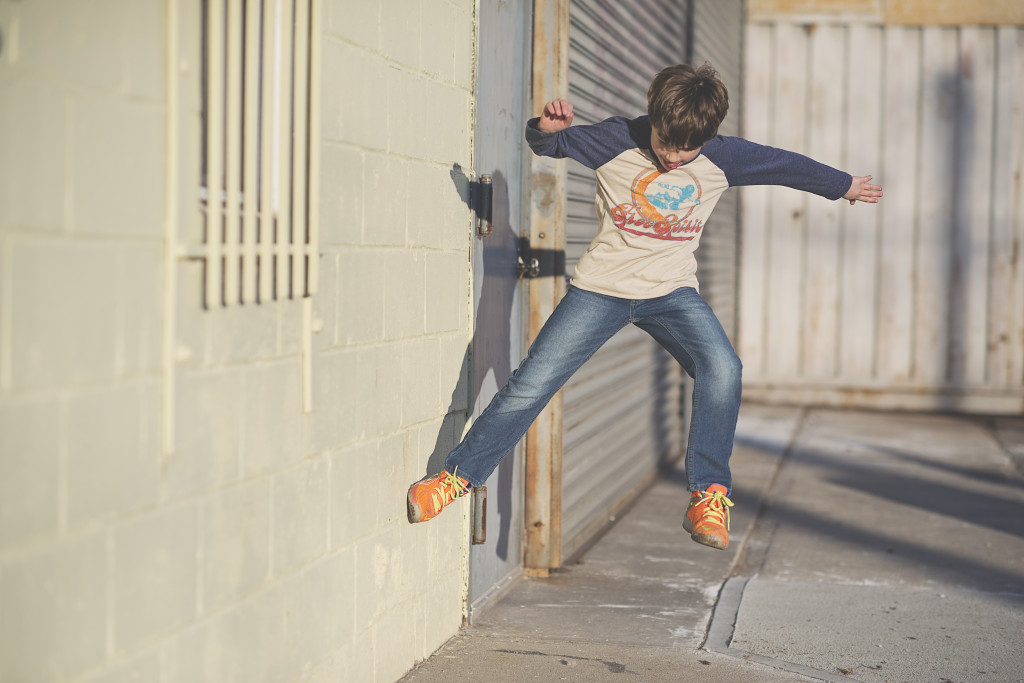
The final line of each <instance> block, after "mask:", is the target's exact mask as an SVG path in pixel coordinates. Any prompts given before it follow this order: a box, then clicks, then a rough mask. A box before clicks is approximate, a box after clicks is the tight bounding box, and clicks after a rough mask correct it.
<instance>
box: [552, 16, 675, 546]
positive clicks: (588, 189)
mask: <svg viewBox="0 0 1024 683" xmlns="http://www.w3.org/2000/svg"><path fill="white" fill-rule="evenodd" d="M689 5H690V3H689V2H688V1H686V0H683V1H680V2H666V1H665V0H636V1H635V2H629V3H621V2H618V1H617V0H574V1H573V2H572V4H571V5H570V29H569V41H570V52H569V99H570V101H572V102H573V104H574V106H575V110H574V111H575V115H576V116H575V123H576V125H580V124H587V123H596V122H598V121H601V120H603V119H605V118H607V117H609V116H614V115H624V116H629V117H633V116H638V115H641V114H643V113H645V112H646V111H647V85H648V84H649V83H650V80H651V78H652V77H653V76H654V75H655V74H656V73H657V72H658V71H659V70H661V68H663V67H664V66H666V65H669V64H677V63H680V62H685V61H686V60H687V42H688V41H687V36H688V34H689V31H688V21H689V15H690V7H689ZM568 163H569V177H568V220H567V225H566V235H567V237H566V242H567V244H566V270H567V274H568V275H570V276H571V274H572V269H573V266H574V265H575V263H576V261H577V260H578V259H579V257H580V256H581V255H582V254H583V253H584V251H585V250H586V248H587V245H589V244H590V241H591V239H593V237H594V235H595V234H596V231H597V216H596V212H595V209H594V193H595V184H594V174H593V172H592V171H590V170H589V169H587V168H585V167H583V166H582V165H580V164H578V163H576V162H575V161H570V162H568ZM682 385H683V375H682V372H681V370H680V369H679V366H678V365H677V364H676V363H675V361H674V360H673V359H672V358H671V356H669V355H668V353H666V352H665V351H664V350H662V349H661V347H660V346H658V345H657V344H656V343H655V342H654V341H653V340H652V339H651V338H650V337H649V336H647V334H646V333H644V332H642V331H640V330H639V329H636V328H634V327H627V328H626V329H624V330H622V331H621V332H620V333H619V334H617V335H616V336H615V337H613V338H612V339H611V341H609V342H608V343H607V344H606V345H605V346H604V347H603V348H602V349H601V350H600V351H599V352H598V353H597V354H596V355H595V356H594V357H593V358H591V359H590V360H589V361H588V362H587V363H586V364H585V365H584V366H583V367H582V368H581V369H580V370H579V372H577V374H576V376H575V377H574V378H573V379H572V380H571V381H570V383H569V384H568V385H566V388H565V394H564V401H565V403H564V413H563V415H564V426H563V455H562V557H563V558H566V559H571V558H572V557H573V556H574V555H576V554H578V553H579V551H580V550H582V549H583V548H585V547H586V545H587V543H588V541H590V540H591V539H593V538H594V537H595V536H596V535H597V534H598V533H599V532H600V531H601V530H602V529H603V528H604V527H605V526H606V525H607V524H608V523H609V521H610V520H611V519H612V518H614V516H615V514H616V513H617V512H618V511H619V510H620V509H621V508H622V507H623V506H625V505H626V504H628V503H629V501H630V500H632V499H633V498H634V497H635V495H636V494H637V493H639V492H640V491H641V490H642V489H643V488H644V487H645V486H646V485H647V484H648V483H650V482H651V481H652V480H653V479H654V478H655V477H656V476H657V473H658V469H659V466H661V465H663V464H664V463H666V462H669V461H671V460H673V459H674V458H676V457H678V456H679V455H681V454H682V452H683V444H684V438H685V436H684V432H683V423H684V420H683V417H682V414H681V405H682V404H681V394H682Z"/></svg>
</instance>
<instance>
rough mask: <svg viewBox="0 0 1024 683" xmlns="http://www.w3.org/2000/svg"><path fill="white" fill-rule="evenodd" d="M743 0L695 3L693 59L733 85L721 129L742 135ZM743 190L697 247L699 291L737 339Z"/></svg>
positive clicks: (725, 198)
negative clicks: (740, 225)
mask: <svg viewBox="0 0 1024 683" xmlns="http://www.w3.org/2000/svg"><path fill="white" fill-rule="evenodd" d="M742 37H743V0H695V1H694V3H693V41H692V45H693V58H692V59H693V62H694V63H697V64H701V63H703V62H710V63H711V64H712V65H713V66H714V67H715V69H717V70H718V75H719V76H720V77H721V79H722V82H723V83H725V85H726V87H727V88H729V114H728V115H727V116H726V117H725V121H723V122H722V125H721V127H720V128H719V129H718V132H719V133H720V134H722V135H741V133H740V121H741V120H742V113H741V111H740V103H741V102H742V100H743V98H742V96H741V95H742V93H741V91H740V86H741V85H742V83H743V78H742V72H741V68H742V65H743V54H742ZM739 223H740V193H739V191H737V190H732V191H730V192H726V193H725V194H724V195H722V198H721V199H720V200H719V202H718V206H716V207H715V212H714V213H713V214H712V215H711V219H710V220H709V221H708V223H707V225H705V226H704V234H703V235H702V236H701V239H700V249H699V250H698V251H697V262H698V267H699V272H698V276H699V277H700V293H701V295H702V296H703V297H704V299H705V300H707V302H708V304H710V306H711V308H712V309H713V310H714V311H715V315H717V316H718V319H719V320H720V321H722V327H724V328H725V331H726V332H727V333H728V335H729V339H731V340H732V342H733V344H735V343H736V320H737V317H738V316H737V311H738V297H737V264H738V263H739Z"/></svg>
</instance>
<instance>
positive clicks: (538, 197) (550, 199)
mask: <svg viewBox="0 0 1024 683" xmlns="http://www.w3.org/2000/svg"><path fill="white" fill-rule="evenodd" d="M557 187H558V179H557V178H556V177H555V174H554V173H549V172H547V171H541V172H539V173H535V174H534V175H533V191H534V202H535V205H536V207H537V211H538V212H540V215H542V216H544V217H545V218H550V217H551V215H552V214H553V213H554V211H555V208H556V207H557V205H558V199H559V197H558V196H556V192H555V189H556V188H557Z"/></svg>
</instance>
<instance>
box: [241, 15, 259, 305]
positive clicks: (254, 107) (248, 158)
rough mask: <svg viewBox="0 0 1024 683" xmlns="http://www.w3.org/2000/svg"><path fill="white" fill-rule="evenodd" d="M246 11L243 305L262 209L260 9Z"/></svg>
mask: <svg viewBox="0 0 1024 683" xmlns="http://www.w3.org/2000/svg"><path fill="white" fill-rule="evenodd" d="M261 5H262V3H261V2H259V1H258V0H248V2H247V3H246V8H245V114H244V116H245V122H244V129H245V133H244V135H243V145H244V149H245V168H244V171H243V174H242V175H243V187H242V193H243V195H244V197H243V199H244V203H243V205H242V303H252V302H253V301H255V300H256V217H257V210H258V208H259V149H260V138H259V135H260V129H259V125H258V124H259V111H260V110H259V107H260V100H259V93H260V6H261Z"/></svg>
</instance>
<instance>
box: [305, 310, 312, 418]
mask: <svg viewBox="0 0 1024 683" xmlns="http://www.w3.org/2000/svg"><path fill="white" fill-rule="evenodd" d="M302 412H304V413H312V412H313V298H312V297H308V296H304V297H302Z"/></svg>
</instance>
